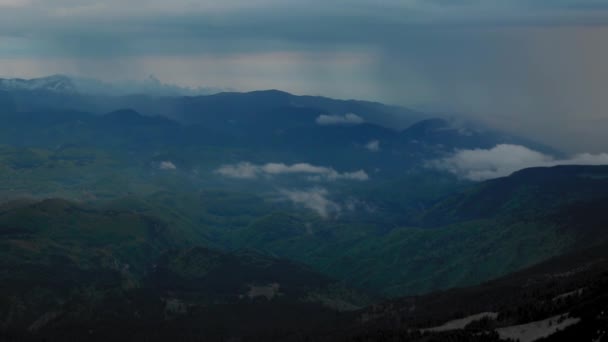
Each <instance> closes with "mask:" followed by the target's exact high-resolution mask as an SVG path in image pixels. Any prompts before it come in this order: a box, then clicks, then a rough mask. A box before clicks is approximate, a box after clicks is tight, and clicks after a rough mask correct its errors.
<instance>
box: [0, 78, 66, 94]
mask: <svg viewBox="0 0 608 342" xmlns="http://www.w3.org/2000/svg"><path fill="white" fill-rule="evenodd" d="M0 90H5V91H14V90H25V91H37V90H43V91H50V92H55V93H76V87H75V86H74V83H73V82H72V80H71V79H70V78H69V77H67V76H63V75H53V76H48V77H41V78H33V79H30V80H25V79H21V78H6V79H3V78H0Z"/></svg>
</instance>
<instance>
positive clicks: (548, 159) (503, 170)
mask: <svg viewBox="0 0 608 342" xmlns="http://www.w3.org/2000/svg"><path fill="white" fill-rule="evenodd" d="M429 165H430V166H431V167H434V168H437V169H441V170H446V171H449V172H451V173H453V174H455V175H458V176H459V177H462V178H464V179H468V180H472V181H483V180H487V179H492V178H498V177H504V176H508V175H510V174H512V173H513V172H515V171H519V170H522V169H525V168H529V167H549V166H557V165H608V153H600V154H590V153H582V154H577V155H574V156H572V157H571V158H568V159H555V158H554V157H552V156H549V155H546V154H543V153H540V152H537V151H534V150H531V149H529V148H527V147H524V146H519V145H508V144H503V145H498V146H496V147H494V148H492V149H487V150H484V149H474V150H460V151H458V152H456V153H455V154H454V155H452V156H450V157H448V158H444V159H441V160H437V161H433V162H430V163H429Z"/></svg>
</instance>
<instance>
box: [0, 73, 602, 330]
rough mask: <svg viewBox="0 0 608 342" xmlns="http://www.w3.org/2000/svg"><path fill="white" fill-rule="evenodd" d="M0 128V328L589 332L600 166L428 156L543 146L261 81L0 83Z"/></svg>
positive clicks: (597, 313) (598, 292) (598, 309)
mask: <svg viewBox="0 0 608 342" xmlns="http://www.w3.org/2000/svg"><path fill="white" fill-rule="evenodd" d="M0 121H1V122H2V125H0V199H1V203H2V204H1V205H0V245H2V248H0V254H1V255H2V257H1V258H0V260H1V261H0V264H2V267H1V268H0V277H2V281H1V282H0V284H1V285H0V287H1V288H2V291H1V292H0V317H2V319H1V320H0V338H2V339H4V340H32V341H42V340H45V341H55V340H57V341H66V340H82V339H87V340H92V341H95V340H100V341H102V340H103V341H107V340H166V339H169V338H175V336H182V337H183V339H184V340H200V339H205V340H218V341H225V340H243V341H271V340H277V341H285V340H287V341H289V340H293V341H306V340H314V341H317V340H318V341H323V340H345V341H346V340H358V341H367V340H370V341H375V340H386V341H393V340H402V341H499V340H501V339H502V340H507V339H508V338H512V339H515V338H519V339H520V340H524V341H534V340H538V339H540V338H548V339H547V341H562V340H568V338H571V337H572V336H584V337H585V339H587V340H598V341H602V339H604V340H605V339H606V334H605V330H602V329H604V328H603V327H604V324H605V323H606V316H605V313H603V312H604V310H606V309H608V307H606V299H605V298H606V297H605V296H606V292H605V288H606V287H605V286H604V285H605V283H606V273H605V265H606V263H605V258H606V255H605V253H604V252H603V251H604V250H605V248H604V247H605V245H606V244H608V234H607V233H606V230H605V227H606V223H607V222H606V219H605V218H604V216H605V215H603V212H604V211H605V209H604V208H605V203H606V200H607V199H608V166H585V165H569V166H555V167H536V168H526V169H523V170H519V171H516V172H514V173H513V174H511V175H509V176H507V177H500V178H495V179H489V180H485V181H472V180H471V179H469V178H466V177H462V175H460V174H458V173H454V172H452V170H450V169H446V168H439V167H436V165H437V161H442V160H446V159H449V158H452V157H453V156H454V155H457V154H458V153H461V152H463V151H491V150H492V149H493V148H495V147H496V146H518V147H520V148H522V149H527V150H530V151H533V152H534V153H537V154H538V155H542V156H546V157H547V158H549V157H553V158H555V160H559V159H558V158H559V157H560V156H561V155H562V153H561V152H559V151H557V150H555V149H553V148H551V147H548V146H544V145H543V144H540V143H537V142H534V141H530V140H528V139H525V138H521V137H517V136H514V135H511V134H507V133H504V132H500V131H496V130H491V129H487V128H481V126H480V125H478V124H475V123H462V122H457V121H454V120H451V119H447V118H440V117H435V116H433V115H432V114H428V113H421V112H417V111H414V110H409V109H406V108H401V107H395V106H387V105H383V104H379V103H374V102H365V101H354V100H351V101H343V100H334V99H329V98H324V97H312V96H296V95H292V94H289V93H285V92H281V91H276V90H270V91H256V92H250V93H234V92H229V93H218V94H213V95H197V96H181V95H172V96H159V95H153V94H152V95H151V94H143V95H141V94H140V95H125V96H116V95H109V94H107V93H106V94H104V93H98V94H91V93H87V92H85V91H83V90H81V89H78V87H77V82H74V81H73V80H71V79H70V78H67V77H57V76H55V77H49V78H44V79H36V80H0ZM531 326H535V327H537V329H536V330H534V329H531V328H530V327H531ZM539 326H540V328H538V327H539ZM552 327H554V328H555V327H557V328H559V330H560V331H559V332H558V331H557V328H556V329H554V328H552ZM517 331H519V332H521V331H525V332H527V334H528V335H525V336H524V335H522V333H520V334H519V335H518V334H517V333H516V332H517ZM530 331H533V332H530ZM530 336H531V337H530Z"/></svg>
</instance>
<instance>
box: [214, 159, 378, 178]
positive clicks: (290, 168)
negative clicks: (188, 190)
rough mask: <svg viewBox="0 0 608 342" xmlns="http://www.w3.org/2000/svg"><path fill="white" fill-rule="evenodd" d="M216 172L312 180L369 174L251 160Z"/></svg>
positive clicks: (309, 165) (240, 176) (304, 164)
mask: <svg viewBox="0 0 608 342" xmlns="http://www.w3.org/2000/svg"><path fill="white" fill-rule="evenodd" d="M215 172H216V173H218V174H220V175H222V176H225V177H230V178H240V179H254V178H258V177H260V176H275V175H289V174H303V175H309V176H310V177H309V179H310V180H327V181H335V180H356V181H366V180H368V179H369V176H368V174H367V173H366V172H365V171H363V170H358V171H354V172H344V173H340V172H338V171H336V170H334V169H333V168H329V167H324V166H316V165H312V164H308V163H297V164H293V165H287V164H284V163H267V164H264V165H255V164H251V163H249V162H241V163H238V164H233V165H223V166H221V167H220V168H218V169H217V170H216V171H215Z"/></svg>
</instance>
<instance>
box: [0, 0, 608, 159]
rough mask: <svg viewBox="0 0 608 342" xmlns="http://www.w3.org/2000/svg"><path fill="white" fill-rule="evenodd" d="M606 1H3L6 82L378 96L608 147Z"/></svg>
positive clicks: (581, 146)
mask: <svg viewBox="0 0 608 342" xmlns="http://www.w3.org/2000/svg"><path fill="white" fill-rule="evenodd" d="M606 61H608V1H599V0H508V1H507V0H398V1H397V0H383V1H377V0H334V1H329V0H324V1H321V0H307V1H295V0H281V1H279V0H223V1H208V0H207V1H192V0H172V1H166V0H162V1H161V0H129V1H118V0H106V1H95V0H0V77H25V78H29V77H38V76H45V75H50V74H57V73H61V74H69V75H78V76H84V77H93V78H98V79H102V80H104V81H117V80H129V79H135V80H136V79H146V78H147V77H148V76H149V75H154V76H155V77H157V78H159V79H161V80H163V81H164V82H169V83H173V84H178V85H182V86H189V87H201V86H202V87H214V88H226V89H228V88H229V89H237V90H242V91H247V90H256V89H281V90H285V91H290V92H293V93H296V94H312V95H325V96H330V97H336V98H357V99H369V100H378V101H382V102H386V103H391V104H399V105H404V106H409V107H414V108H424V109H427V110H431V111H439V112H442V113H450V114H453V115H459V116H463V117H467V118H473V119H476V120H480V121H482V122H484V123H486V124H488V125H490V126H492V127H496V128H500V129H504V130H507V131H509V132H514V133H518V134H521V135H524V136H527V137H531V138H535V139H536V140H539V141H541V142H544V143H547V144H550V145H552V146H556V147H557V148H560V149H562V150H564V151H566V152H571V153H583V152H605V151H608V134H605V132H606V131H607V130H608V114H607V113H606V108H608V96H605V94H604V93H605V92H606V91H607V90H608V68H606V67H605V63H606Z"/></svg>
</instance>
